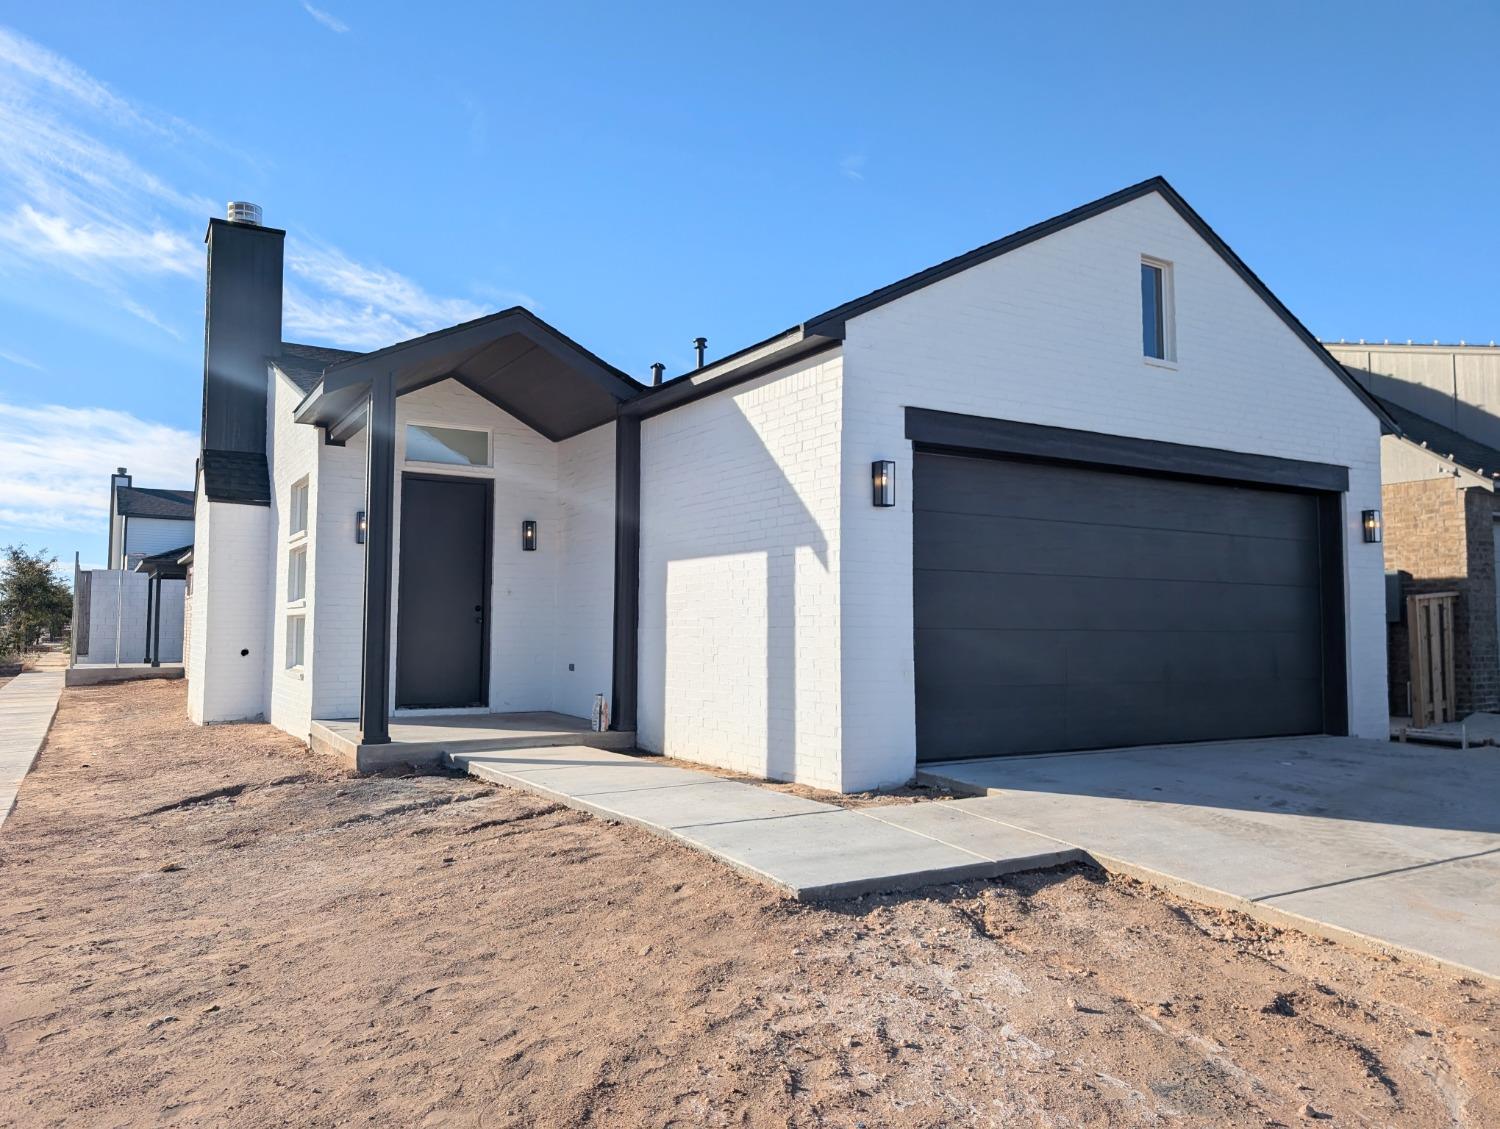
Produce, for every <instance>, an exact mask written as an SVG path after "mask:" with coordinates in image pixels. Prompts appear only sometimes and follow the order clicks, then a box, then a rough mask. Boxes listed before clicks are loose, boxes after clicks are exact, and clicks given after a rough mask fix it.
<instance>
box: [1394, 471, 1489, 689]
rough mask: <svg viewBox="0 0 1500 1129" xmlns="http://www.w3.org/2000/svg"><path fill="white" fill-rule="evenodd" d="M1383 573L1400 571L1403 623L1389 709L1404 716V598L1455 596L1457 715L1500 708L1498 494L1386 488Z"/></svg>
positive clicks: (1431, 486)
mask: <svg viewBox="0 0 1500 1129" xmlns="http://www.w3.org/2000/svg"><path fill="white" fill-rule="evenodd" d="M1381 498H1382V508H1383V509H1384V514H1385V518H1384V520H1385V563H1386V569H1387V570H1388V571H1392V572H1399V573H1401V574H1402V576H1401V580H1402V620H1401V622H1400V623H1394V624H1391V625H1390V632H1389V637H1390V664H1389V666H1390V695H1391V712H1392V713H1394V714H1403V715H1404V714H1406V713H1407V711H1408V709H1409V698H1408V687H1409V682H1410V679H1411V662H1410V650H1409V648H1410V637H1409V635H1408V632H1407V624H1406V615H1405V597H1406V596H1410V595H1413V594H1420V593H1424V592H1449V591H1451V592H1456V593H1457V594H1458V599H1457V602H1456V604H1455V607H1454V624H1453V668H1454V670H1453V675H1454V691H1455V699H1456V704H1457V707H1458V712H1459V716H1460V717H1462V716H1463V715H1465V714H1468V713H1472V712H1474V711H1475V710H1494V709H1500V630H1497V626H1496V596H1495V541H1494V523H1495V514H1496V507H1495V496H1494V495H1493V494H1492V493H1490V492H1489V491H1488V490H1481V489H1468V490H1461V489H1459V488H1458V487H1457V486H1456V485H1455V483H1454V480H1453V479H1452V478H1449V477H1446V476H1445V477H1442V478H1433V479H1427V480H1424V481H1421V482H1399V483H1390V484H1387V485H1386V486H1384V487H1383V488H1382V490H1381Z"/></svg>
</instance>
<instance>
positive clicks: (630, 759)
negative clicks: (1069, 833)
mask: <svg viewBox="0 0 1500 1129" xmlns="http://www.w3.org/2000/svg"><path fill="white" fill-rule="evenodd" d="M447 760H448V762H449V763H450V764H452V765H453V766H455V767H457V768H461V769H464V770H465V771H467V772H468V773H469V774H470V775H471V776H475V777H478V778H479V779H481V780H489V781H492V782H494V783H496V784H504V785H506V786H507V787H511V788H522V789H525V790H526V791H528V792H535V793H537V794H539V795H543V796H547V797H548V798H550V799H554V800H557V801H558V802H560V803H564V804H567V805H568V806H569V807H573V808H577V809H579V810H580V811H586V812H590V813H592V814H594V815H597V816H601V817H603V818H605V819H616V820H620V821H622V822H625V823H632V824H635V825H636V826H638V827H641V828H644V829H645V830H647V831H650V832H651V833H652V834H655V835H660V836H661V837H663V838H666V839H673V840H676V841H678V842H680V843H684V844H686V845H687V846H690V847H693V848H694V849H696V850H699V851H702V852H703V853H705V854H707V855H711V856H713V857H714V858H716V859H718V860H719V861H720V862H723V863H725V864H726V865H728V866H731V867H733V868H734V869H735V870H737V871H739V872H740V873H742V874H745V875H748V876H749V877H751V878H755V879H758V880H760V881H762V882H766V883H769V884H770V885H772V886H774V887H776V888H777V889H779V890H781V891H783V892H784V893H787V894H790V895H791V896H792V897H794V898H798V899H802V900H808V899H814V898H818V899H834V898H852V897H857V896H858V895H860V894H866V893H874V892H877V891H895V890H909V889H915V888H917V887H921V886H930V885H933V884H936V883H942V882H961V881H964V880H967V879H973V878H993V877H998V876H999V875H1002V874H1011V873H1014V872H1016V871H1021V870H1035V869H1038V868H1040V867H1046V866H1056V865H1057V864H1059V863H1063V862H1071V861H1074V860H1077V859H1081V858H1083V852H1082V851H1079V850H1077V849H1075V848H1073V847H1069V846H1067V845H1066V844H1063V843H1059V842H1057V841H1056V840H1053V839H1049V838H1047V837H1045V836H1042V835H1035V834H1032V833H1030V832H1027V831H1022V830H1019V829H1017V828H1015V827H1010V826H1007V825H1006V824H1004V823H1000V822H997V821H995V820H992V819H989V818H987V817H985V816H984V815H983V814H982V813H979V812H967V811H961V810H957V805H954V804H931V803H919V804H899V805H891V806H885V807H874V808H864V809H860V810H857V811H856V810H850V809H847V808H839V807H834V806H833V805H831V804H821V803H817V802H816V801H813V800H807V799H803V798H802V797H800V796H791V795H787V794H785V793H782V792H777V791H773V790H772V789H770V788H762V787H759V786H757V785H754V784H743V783H740V782H738V781H734V780H725V779H724V778H723V777H720V776H713V775H711V774H710V773H707V772H695V771H692V770H690V769H682V768H672V767H668V766H665V765H660V764H656V763H654V762H653V761H652V760H651V759H650V758H645V757H636V756H626V755H624V754H621V753H615V752H610V751H608V750H604V749H590V748H582V747H577V746H574V747H570V748H552V749H515V750H504V749H497V750H486V751H482V752H480V751H470V752H459V753H450V754H449V755H448V757H447Z"/></svg>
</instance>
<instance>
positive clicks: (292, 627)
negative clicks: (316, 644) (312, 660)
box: [286, 615, 307, 670]
mask: <svg viewBox="0 0 1500 1129" xmlns="http://www.w3.org/2000/svg"><path fill="white" fill-rule="evenodd" d="M306 641H307V617H306V616H300V615H289V616H287V617H286V668H287V670H301V669H302V655H303V649H304V645H305V643H306Z"/></svg>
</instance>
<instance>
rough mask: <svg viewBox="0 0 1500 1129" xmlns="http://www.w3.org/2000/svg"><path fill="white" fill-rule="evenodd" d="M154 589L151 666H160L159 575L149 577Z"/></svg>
mask: <svg viewBox="0 0 1500 1129" xmlns="http://www.w3.org/2000/svg"><path fill="white" fill-rule="evenodd" d="M151 583H152V585H154V586H155V589H156V600H155V609H156V611H155V615H154V616H153V617H152V620H151V665H152V666H161V573H159V572H158V573H155V574H153V575H152V577H151Z"/></svg>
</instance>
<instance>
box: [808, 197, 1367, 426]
mask: <svg viewBox="0 0 1500 1129" xmlns="http://www.w3.org/2000/svg"><path fill="white" fill-rule="evenodd" d="M1152 193H1155V194H1156V195H1158V196H1160V197H1161V198H1162V199H1163V200H1165V201H1166V202H1167V203H1168V204H1169V205H1170V206H1171V208H1172V210H1173V211H1175V212H1176V213H1177V214H1178V215H1179V216H1181V217H1182V219H1183V221H1184V222H1185V223H1186V224H1187V225H1188V226H1189V227H1191V228H1192V229H1193V230H1194V231H1195V232H1197V233H1198V235H1199V236H1200V237H1201V238H1202V239H1203V241H1204V242H1205V243H1207V244H1208V245H1209V246H1210V247H1212V248H1213V249H1214V251H1215V252H1216V253H1217V254H1218V256H1219V258H1221V259H1223V260H1224V262H1225V263H1227V264H1228V266H1229V268H1230V269H1231V270H1233V271H1234V272H1235V273H1236V274H1237V275H1239V276H1240V278H1241V279H1242V280H1244V282H1245V285H1247V286H1249V287H1250V289H1251V290H1253V291H1255V293H1256V295H1257V296H1258V297H1259V298H1260V300H1261V301H1263V302H1264V303H1265V304H1266V305H1268V306H1270V307H1271V311H1272V312H1273V313H1274V314H1275V315H1276V316H1277V317H1278V318H1280V319H1281V321H1282V323H1283V324H1284V325H1285V326H1286V327H1287V328H1288V329H1290V330H1291V331H1292V333H1293V334H1295V335H1296V336H1297V337H1298V338H1299V339H1300V340H1301V341H1302V343H1303V344H1304V345H1306V346H1307V347H1308V349H1309V350H1311V351H1312V353H1313V355H1314V356H1316V357H1317V358H1318V360H1319V361H1321V362H1322V363H1323V365H1324V367H1326V368H1327V369H1328V371H1329V372H1331V373H1333V375H1334V376H1336V377H1338V379H1339V380H1340V381H1342V382H1343V383H1344V385H1345V386H1346V387H1348V389H1349V390H1350V391H1351V392H1353V393H1354V394H1355V395H1356V396H1357V397H1359V399H1360V400H1361V401H1362V402H1363V403H1364V404H1365V406H1366V407H1368V408H1369V409H1370V410H1371V411H1372V412H1374V413H1375V415H1376V416H1377V417H1378V418H1380V419H1381V420H1382V422H1389V420H1388V419H1387V417H1386V415H1385V412H1384V411H1383V409H1382V408H1381V406H1380V405H1379V404H1378V403H1376V401H1375V399H1374V397H1372V396H1371V395H1370V394H1369V393H1368V392H1366V391H1365V390H1364V388H1362V387H1360V385H1359V383H1358V382H1357V381H1355V380H1354V379H1353V378H1352V377H1351V376H1350V375H1349V374H1348V373H1347V372H1345V371H1344V366H1343V365H1341V364H1339V362H1338V361H1336V360H1334V359H1333V357H1332V356H1331V355H1330V354H1329V353H1328V350H1326V349H1324V348H1323V346H1322V344H1321V343H1320V342H1319V341H1318V339H1317V338H1316V337H1314V336H1313V335H1312V334H1311V333H1309V332H1308V330H1307V327H1306V326H1305V325H1303V324H1302V323H1301V322H1300V321H1298V320H1297V318H1296V317H1295V315H1293V313H1292V312H1291V310H1289V309H1287V308H1286V306H1285V305H1283V304H1282V301H1281V299H1280V298H1278V297H1276V295H1275V294H1273V293H1271V289H1270V287H1268V286H1267V285H1266V284H1265V283H1264V282H1262V281H1261V280H1260V279H1259V278H1258V277H1257V276H1256V274H1255V272H1254V271H1252V270H1251V269H1250V268H1249V267H1248V266H1246V265H1245V261H1244V260H1243V259H1241V258H1240V257H1239V256H1238V255H1236V254H1235V253H1234V251H1233V250H1232V249H1231V248H1230V246H1229V244H1227V243H1225V242H1224V240H1223V239H1221V238H1220V237H1219V233H1218V232H1216V231H1214V229H1213V228H1211V227H1209V226H1208V223H1207V221H1205V220H1204V218H1203V217H1202V216H1200V215H1199V214H1198V213H1197V212H1195V211H1193V209H1192V207H1190V206H1189V204H1188V202H1187V201H1186V200H1184V199H1183V198H1182V197H1181V196H1180V195H1178V193H1177V190H1176V189H1175V188H1173V187H1172V186H1171V185H1170V184H1168V183H1167V180H1166V178H1165V177H1161V176H1153V177H1152V178H1151V179H1149V180H1143V181H1141V182H1140V183H1139V184H1132V185H1131V186H1130V187H1128V188H1122V189H1120V190H1119V191H1118V192H1112V193H1110V194H1109V195H1108V196H1101V197H1100V198H1099V199H1097V200H1094V201H1093V202H1091V203H1088V204H1084V205H1083V206H1082V207H1078V208H1074V209H1073V210H1072V211H1071V212H1064V213H1063V214H1062V215H1059V216H1053V217H1052V218H1051V219H1049V220H1043V221H1042V222H1041V223H1038V224H1033V225H1032V226H1031V227H1028V228H1023V229H1022V230H1020V231H1017V232H1014V233H1012V234H1010V235H1007V236H1005V237H1004V238H1001V239H997V240H995V241H994V242H993V243H986V244H985V245H984V246H983V247H976V248H974V250H972V251H968V252H966V253H964V254H962V255H958V256H955V257H954V258H951V259H948V260H946V261H945V262H941V263H938V264H937V265H936V266H931V267H928V268H927V269H926V270H923V271H918V272H917V273H916V274H913V275H908V276H907V277H906V278H903V279H901V280H899V281H897V282H893V283H891V284H890V285H889V286H882V287H881V288H880V289H879V290H873V291H871V292H870V293H869V294H866V295H864V296H863V297H860V298H855V299H854V300H853V301H850V302H845V303H844V304H843V305H841V306H835V307H834V308H833V309H831V310H827V311H825V312H823V313H821V314H819V315H818V316H817V317H814V318H810V319H808V321H807V322H806V323H805V326H804V328H805V329H806V331H807V332H808V333H809V334H817V335H819V336H823V337H837V338H842V337H843V336H844V327H845V326H846V325H847V324H848V322H849V319H850V318H855V317H858V316H859V315H860V314H866V313H869V312H870V311H871V310H874V309H877V308H879V307H880V306H883V305H885V304H886V303H887V302H894V301H895V300H896V299H897V298H901V297H904V296H905V295H907V294H910V293H911V292H912V291H914V290H920V289H922V288H923V287H924V286H931V285H932V284H933V283H934V282H938V281H941V280H942V279H945V278H949V277H951V276H952V275H955V274H958V273H959V272H960V271H966V270H968V269H969V268H970V267H973V266H978V265H979V264H980V263H985V262H988V261H989V260H991V259H995V258H999V257H1000V256H1001V255H1004V254H1007V253H1008V252H1010V251H1014V250H1016V249H1017V248H1018V247H1024V246H1026V245H1027V244H1028V243H1035V242H1036V241H1037V240H1038V239H1045V238H1046V237H1047V236H1049V235H1054V234H1056V233H1057V232H1059V231H1062V230H1064V229H1066V228H1069V227H1072V226H1073V225H1074V224H1076V223H1082V222H1083V221H1084V220H1087V219H1092V218H1093V217H1095V216H1097V215H1101V214H1102V213H1104V212H1108V211H1111V210H1112V209H1114V208H1118V207H1119V206H1120V205H1122V204H1128V203H1130V202H1131V201H1134V200H1139V199H1140V198H1141V197H1143V196H1149V195H1151V194H1152Z"/></svg>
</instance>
